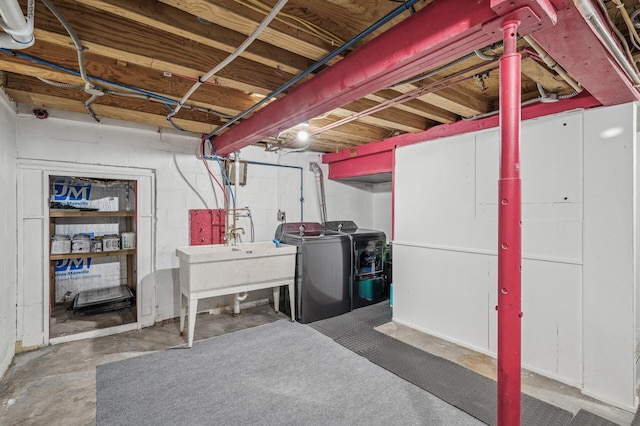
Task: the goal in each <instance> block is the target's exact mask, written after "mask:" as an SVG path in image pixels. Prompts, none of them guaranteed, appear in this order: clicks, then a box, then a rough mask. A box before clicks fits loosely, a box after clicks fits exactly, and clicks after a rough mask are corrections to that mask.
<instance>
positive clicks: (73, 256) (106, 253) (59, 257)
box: [49, 249, 136, 260]
mask: <svg viewBox="0 0 640 426" xmlns="http://www.w3.org/2000/svg"><path fill="white" fill-rule="evenodd" d="M131 254H136V249H129V250H113V251H96V252H91V253H65V254H52V255H50V256H49V260H62V259H84V258H87V257H110V256H129V255H131Z"/></svg>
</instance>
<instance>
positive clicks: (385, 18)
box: [208, 0, 418, 137]
mask: <svg viewBox="0 0 640 426" xmlns="http://www.w3.org/2000/svg"><path fill="white" fill-rule="evenodd" d="M417 2H418V0H405V2H404V3H403V4H402V6H398V7H397V8H395V9H394V10H392V11H391V12H390V13H388V14H387V15H385V16H383V17H382V18H380V19H379V20H378V21H376V22H374V23H373V25H371V26H370V27H368V28H367V29H365V30H364V31H362V32H361V33H360V34H358V35H356V36H355V37H354V38H352V39H351V40H349V41H347V42H346V43H345V44H343V45H342V46H340V47H338V48H337V49H335V50H334V51H333V52H331V53H329V54H328V55H327V56H325V57H324V58H322V59H321V60H319V61H318V62H316V63H315V64H313V65H311V66H310V67H309V68H307V69H306V70H304V71H302V72H301V73H300V74H298V75H297V76H295V77H294V78H292V79H291V80H289V81H288V82H286V83H285V84H283V85H282V86H280V87H279V88H277V89H276V90H274V91H273V92H271V93H269V94H268V95H267V96H266V97H265V98H264V99H262V100H260V102H258V103H256V104H255V105H253V106H252V107H250V108H249V109H247V110H245V111H243V112H241V113H240V114H238V115H236V116H235V117H233V118H232V119H231V120H229V121H227V122H226V123H224V124H223V125H221V126H219V127H218V128H217V129H215V130H214V131H213V132H211V133H209V135H208V136H209V137H212V136H215V135H217V134H218V133H220V132H221V131H223V130H224V129H226V128H227V127H229V126H231V125H232V124H234V123H235V122H237V121H238V120H240V119H242V118H244V117H246V116H247V115H249V114H250V113H252V112H253V111H255V110H256V109H258V108H259V107H260V106H262V105H264V104H265V103H267V102H269V101H270V100H271V99H273V98H275V97H276V96H278V95H279V94H280V93H282V92H284V91H285V90H287V89H288V88H290V87H291V86H293V85H294V84H296V83H298V82H299V81H300V80H302V79H303V78H305V77H306V76H307V75H309V74H311V73H312V72H314V71H315V70H317V69H318V68H320V67H321V66H323V65H325V64H326V63H327V62H329V61H330V60H331V59H333V58H335V57H336V56H338V55H339V54H341V53H342V52H344V51H345V50H347V49H349V48H350V47H351V46H353V45H354V44H356V43H357V42H359V41H360V40H362V39H363V38H365V37H366V36H368V35H369V34H371V33H372V32H374V31H375V30H377V29H378V28H380V27H381V26H383V25H384V24H386V23H387V22H389V21H391V20H392V19H393V18H395V17H396V16H398V15H399V14H401V13H402V12H404V11H405V10H407V9H409V8H411V7H412V6H413V5H415V4H416V3H417Z"/></svg>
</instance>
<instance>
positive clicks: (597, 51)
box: [532, 0, 640, 106]
mask: <svg viewBox="0 0 640 426" xmlns="http://www.w3.org/2000/svg"><path fill="white" fill-rule="evenodd" d="M557 1H558V0H554V2H557ZM558 6H564V8H563V9H561V10H558V25H556V26H555V27H553V28H552V29H551V28H544V29H542V30H540V31H537V32H536V33H535V34H533V35H532V36H533V38H534V39H535V40H536V41H537V42H538V44H540V46H542V47H543V48H544V49H545V50H546V51H547V53H548V54H549V55H550V56H551V57H552V58H553V59H555V61H556V62H558V63H559V64H560V65H561V66H562V68H564V69H565V70H566V71H567V72H568V73H569V74H570V75H572V76H573V77H574V78H575V79H576V80H577V81H579V82H580V84H581V85H582V87H584V88H585V89H586V90H588V91H589V93H591V95H593V96H594V97H595V98H596V99H597V100H598V101H600V103H601V104H602V105H607V106H609V105H618V104H622V103H627V102H633V101H637V100H640V92H638V90H637V89H636V88H635V87H634V86H633V82H632V81H631V80H630V79H629V77H628V76H627V75H626V74H625V72H624V71H623V70H622V69H621V68H620V66H619V65H618V64H617V63H616V61H615V60H614V58H613V56H612V55H611V53H610V52H609V51H608V50H607V48H606V47H605V46H604V44H603V43H602V41H601V40H600V37H599V36H598V35H597V34H596V33H595V32H594V30H593V29H592V28H591V26H590V25H589V23H588V22H587V21H586V20H585V17H584V16H582V14H581V13H580V11H579V10H578V9H577V8H576V7H575V6H574V5H573V3H572V2H571V4H570V5H564V4H562V5H558ZM600 19H602V20H603V21H604V22H606V18H604V17H601V18H600Z"/></svg>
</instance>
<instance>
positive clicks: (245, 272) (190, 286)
mask: <svg viewBox="0 0 640 426" xmlns="http://www.w3.org/2000/svg"><path fill="white" fill-rule="evenodd" d="M296 249H297V247H296V246H293V245H287V244H281V246H280V247H276V245H275V244H274V243H273V242H270V241H268V242H267V241H261V242H256V243H244V244H238V245H235V246H225V245H221V244H214V245H206V246H190V247H180V248H178V249H176V254H177V256H178V258H179V259H180V286H181V287H183V288H185V289H186V290H189V291H200V290H209V289H213V288H222V287H233V286H237V285H243V284H249V283H258V282H268V281H282V280H288V279H293V278H294V277H295V262H296Z"/></svg>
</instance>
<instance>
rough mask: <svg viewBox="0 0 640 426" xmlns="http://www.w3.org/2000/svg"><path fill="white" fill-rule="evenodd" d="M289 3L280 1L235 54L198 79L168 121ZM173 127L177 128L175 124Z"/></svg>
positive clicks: (283, 0)
mask: <svg viewBox="0 0 640 426" xmlns="http://www.w3.org/2000/svg"><path fill="white" fill-rule="evenodd" d="M286 3H287V0H280V1H279V2H278V4H276V5H275V6H274V8H273V10H272V11H271V13H269V15H267V16H266V17H265V18H264V20H263V21H262V22H261V23H260V25H259V26H258V28H256V30H255V31H254V32H253V34H251V35H250V36H249V37H248V38H247V39H246V40H245V41H244V42H243V43H242V44H241V45H240V46H239V47H238V48H237V49H236V50H235V52H233V53H232V54H231V55H229V56H227V58H225V59H224V60H223V61H222V62H220V63H219V64H218V65H216V66H215V67H214V68H212V69H211V70H210V71H209V72H208V73H206V74H205V75H204V76H202V77H200V78H198V81H197V82H196V83H195V84H194V85H193V86H191V89H189V90H188V91H187V93H186V94H185V95H184V96H183V97H182V99H181V100H180V102H178V105H177V106H176V108H175V109H174V110H173V111H172V112H171V113H170V114H169V115H167V121H169V122H170V123H171V118H172V117H173V116H175V115H176V114H177V113H178V111H180V108H182V105H184V103H185V102H187V100H188V99H189V97H191V95H192V94H193V93H194V92H195V91H196V90H197V89H198V88H199V87H200V86H201V85H202V84H203V83H204V82H205V81H207V80H209V79H210V78H211V77H213V76H214V75H215V74H217V73H218V72H219V71H220V70H221V69H223V68H224V67H226V66H227V65H229V64H230V63H231V62H232V61H233V60H234V59H236V58H237V57H238V56H240V55H241V54H242V52H244V51H245V50H246V49H247V47H249V45H250V44H251V43H253V41H254V40H255V39H256V38H258V36H259V35H260V33H262V31H264V29H265V28H266V27H267V26H268V25H269V24H270V23H271V21H272V20H273V18H275V17H276V15H277V14H278V12H280V10H281V9H282V8H283V7H284V5H285V4H286ZM172 126H174V127H176V126H175V125H174V124H173V123H172ZM211 136H212V135H209V137H211Z"/></svg>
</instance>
